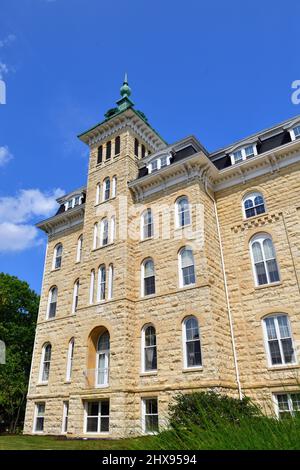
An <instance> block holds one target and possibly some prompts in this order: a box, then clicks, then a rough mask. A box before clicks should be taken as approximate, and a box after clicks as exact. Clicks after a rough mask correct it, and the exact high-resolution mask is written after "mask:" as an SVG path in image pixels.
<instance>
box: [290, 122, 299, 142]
mask: <svg viewBox="0 0 300 470" xmlns="http://www.w3.org/2000/svg"><path fill="white" fill-rule="evenodd" d="M289 133H290V136H291V139H292V140H298V139H300V124H298V125H297V126H295V127H293V128H292V129H290V130H289Z"/></svg>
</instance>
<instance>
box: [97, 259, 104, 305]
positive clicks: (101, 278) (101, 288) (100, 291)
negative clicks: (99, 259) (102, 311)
mask: <svg viewBox="0 0 300 470" xmlns="http://www.w3.org/2000/svg"><path fill="white" fill-rule="evenodd" d="M105 287H106V269H105V265H104V264H102V265H101V266H99V269H98V289H97V301H98V302H99V301H100V300H105Z"/></svg>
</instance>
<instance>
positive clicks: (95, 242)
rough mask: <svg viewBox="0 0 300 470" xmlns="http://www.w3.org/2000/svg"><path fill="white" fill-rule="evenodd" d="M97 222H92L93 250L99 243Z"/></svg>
mask: <svg viewBox="0 0 300 470" xmlns="http://www.w3.org/2000/svg"><path fill="white" fill-rule="evenodd" d="M98 232H99V223H98V222H96V223H95V224H94V234H93V250H96V249H97V248H98V244H99V233H98Z"/></svg>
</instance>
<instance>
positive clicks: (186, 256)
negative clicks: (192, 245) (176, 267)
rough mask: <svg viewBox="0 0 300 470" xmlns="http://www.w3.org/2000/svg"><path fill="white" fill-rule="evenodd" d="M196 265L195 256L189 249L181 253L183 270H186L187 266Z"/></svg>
mask: <svg viewBox="0 0 300 470" xmlns="http://www.w3.org/2000/svg"><path fill="white" fill-rule="evenodd" d="M193 264H194V256H193V252H192V250H191V249H189V248H184V249H183V250H182V251H181V265H182V267H183V268H186V267H187V266H191V265H193Z"/></svg>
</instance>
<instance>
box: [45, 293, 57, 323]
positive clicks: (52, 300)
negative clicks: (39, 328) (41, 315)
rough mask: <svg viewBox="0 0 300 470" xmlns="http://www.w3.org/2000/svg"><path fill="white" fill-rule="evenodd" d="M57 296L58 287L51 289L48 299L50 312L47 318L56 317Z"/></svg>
mask: <svg viewBox="0 0 300 470" xmlns="http://www.w3.org/2000/svg"><path fill="white" fill-rule="evenodd" d="M57 294H58V289H57V287H56V286H54V287H51V289H50V291H49V299H48V312H47V318H48V319H49V318H54V317H55V315H56V307H57Z"/></svg>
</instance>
